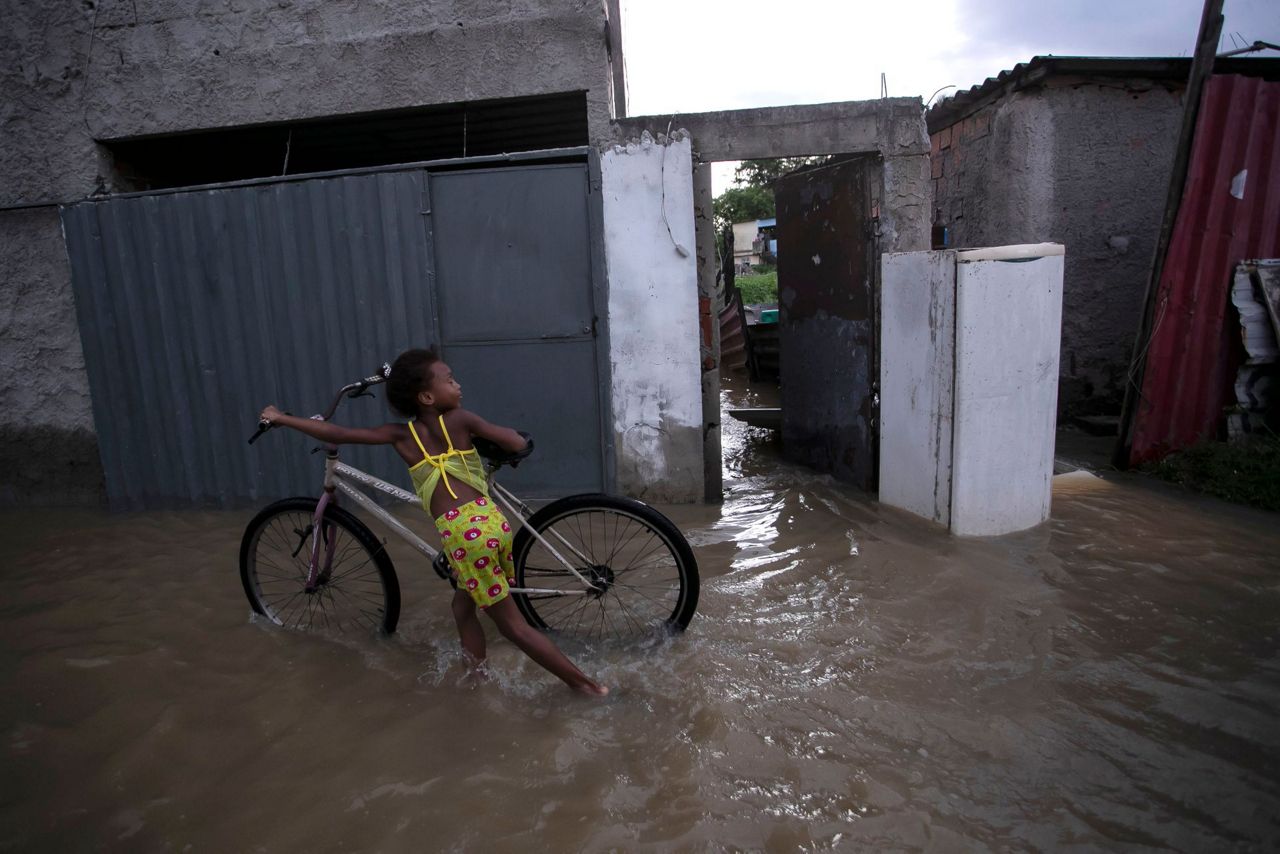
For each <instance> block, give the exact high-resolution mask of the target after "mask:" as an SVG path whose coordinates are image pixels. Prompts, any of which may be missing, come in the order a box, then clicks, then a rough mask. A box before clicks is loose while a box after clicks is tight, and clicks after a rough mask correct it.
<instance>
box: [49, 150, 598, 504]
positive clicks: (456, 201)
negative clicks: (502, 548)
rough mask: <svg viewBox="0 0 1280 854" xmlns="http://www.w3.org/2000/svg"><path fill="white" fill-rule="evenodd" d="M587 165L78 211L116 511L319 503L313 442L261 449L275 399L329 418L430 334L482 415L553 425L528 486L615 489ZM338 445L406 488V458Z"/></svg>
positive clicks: (370, 406) (380, 404)
mask: <svg viewBox="0 0 1280 854" xmlns="http://www.w3.org/2000/svg"><path fill="white" fill-rule="evenodd" d="M564 156H565V153H564V152H560V157H561V159H562V160H563V158H564ZM575 160H576V162H555V163H539V162H530V161H528V160H523V159H522V160H521V161H520V162H519V163H518V164H516V163H510V164H506V165H501V164H495V163H492V162H487V163H477V164H474V165H475V166H476V168H470V169H459V168H458V167H459V165H460V164H459V163H458V162H457V161H453V162H451V163H450V164H449V170H448V171H444V170H439V171H437V169H436V168H434V167H433V166H432V165H430V164H427V165H426V166H420V167H416V168H401V169H384V170H366V171H363V172H355V173H344V174H335V175H329V176H315V177H310V178H306V179H298V178H291V179H289V180H282V181H278V182H248V183H245V184H238V185H227V186H223V187H215V188H201V189H197V190H190V191H176V192H163V193H154V194H137V195H130V196H120V197H114V198H110V199H105V200H101V201H87V202H83V203H79V204H76V205H72V206H68V207H66V208H64V209H63V211H62V216H63V226H64V231H65V233H66V238H67V246H68V250H69V253H70V258H71V268H72V282H73V287H74V291H75V296H76V306H77V313H78V317H79V323H80V332H81V338H82V341H83V344H84V350H85V361H86V364H87V368H88V374H89V381H90V387H91V390H92V395H93V403H94V418H95V422H96V426H97V429H98V436H99V446H100V448H101V453H102V463H103V469H104V471H105V473H106V483H107V494H108V499H109V501H110V503H111V505H112V506H113V507H117V508H126V507H128V508H139V507H165V506H174V505H179V506H181V505H211V506H228V505H237V504H243V503H246V502H252V501H260V500H263V499H266V498H274V497H278V496H284V495H290V494H315V493H316V492H317V491H318V488H319V478H320V473H321V464H320V458H319V457H312V456H308V454H307V453H306V450H307V449H308V448H310V447H311V446H313V445H314V444H315V443H314V442H313V441H311V440H308V439H306V438H305V437H302V436H300V435H299V434H296V433H292V432H289V431H282V432H280V433H273V434H271V435H270V436H268V437H266V438H265V439H264V440H263V441H262V442H259V443H258V444H256V445H254V446H252V447H250V446H248V445H246V444H245V439H246V437H247V436H248V434H249V433H250V432H252V429H253V426H254V421H255V418H256V414H257V412H258V410H259V409H260V408H261V406H262V405H263V404H265V403H268V402H275V403H277V404H278V405H280V406H281V407H282V408H285V409H288V410H291V411H294V412H296V413H304V412H305V413H307V414H310V413H312V412H316V411H320V410H322V409H323V408H324V407H325V406H326V405H327V404H328V402H329V400H330V399H331V397H332V394H333V393H334V392H335V391H336V390H337V388H338V387H339V386H340V385H342V384H343V383H345V382H349V381H351V380H353V379H356V378H358V377H360V376H364V375H367V374H369V373H371V372H373V370H374V369H375V368H376V367H377V366H378V365H380V364H381V363H382V362H384V361H389V360H391V359H393V358H394V357H395V355H396V354H397V353H399V352H400V351H401V350H403V349H405V348H407V347H411V346H428V345H433V344H440V345H441V346H442V350H443V354H444V356H445V358H446V359H448V360H449V362H450V364H451V365H452V366H453V367H454V370H455V373H456V374H457V375H458V377H459V378H460V380H461V382H462V383H463V386H464V391H465V393H466V395H467V406H468V407H469V408H471V409H474V410H476V411H479V412H481V413H482V414H484V415H485V416H486V417H488V418H490V419H491V420H493V421H495V422H498V423H506V424H511V425H513V426H516V427H519V428H521V429H527V430H529V431H531V432H532V433H533V434H534V435H535V436H536V437H537V444H538V453H537V454H535V456H534V457H533V458H532V459H531V460H530V461H529V462H528V463H527V464H526V465H525V466H523V467H521V468H520V469H519V470H518V471H516V472H513V473H511V474H509V475H508V476H507V477H506V478H505V479H506V481H507V482H508V483H510V484H512V485H513V486H514V487H515V488H516V489H517V490H520V491H522V492H524V493H527V494H529V495H533V496H537V495H553V494H560V493H564V492H569V491H582V490H595V489H601V488H606V487H607V486H608V485H609V480H610V477H609V473H610V472H611V468H610V467H609V464H610V457H609V454H610V448H609V445H608V439H607V437H608V435H609V434H608V433H607V432H606V431H605V429H604V413H606V412H608V399H607V389H608V387H609V386H608V377H607V375H606V372H607V365H608V361H607V352H606V351H605V349H604V348H605V347H606V346H607V342H605V340H604V335H603V334H597V329H596V323H595V322H596V311H595V306H596V305H600V304H603V293H604V292H603V276H602V274H601V268H602V265H601V264H600V262H599V256H600V250H599V245H598V242H599V234H600V228H599V222H598V217H599V212H598V211H599V195H598V186H599V183H598V180H597V181H592V180H590V175H591V174H596V172H597V167H596V164H595V163H594V161H589V160H588V154H587V153H586V152H578V153H577V156H576V157H575ZM601 331H602V330H601ZM393 417H395V416H392V415H391V414H390V413H389V410H388V409H387V407H386V405H385V402H384V399H383V396H382V395H381V394H379V395H378V398H377V400H376V401H375V400H368V399H363V400H353V401H347V402H345V403H344V404H343V406H342V408H340V409H339V415H338V417H337V419H335V420H338V421H339V422H340V423H347V424H378V423H382V422H383V421H386V420H389V419H391V418H393ZM343 456H344V459H347V460H348V461H350V462H351V463H352V464H354V465H356V466H358V467H360V468H363V469H365V470H367V471H371V472H373V473H374V474H377V475H379V476H381V477H384V478H386V479H388V480H392V481H393V482H401V483H406V484H407V483H408V476H407V473H406V472H405V469H404V466H403V464H402V463H401V462H400V460H399V458H398V457H396V455H395V454H394V452H392V451H391V450H390V449H387V448H367V447H352V448H348V449H345V450H344V452H343Z"/></svg>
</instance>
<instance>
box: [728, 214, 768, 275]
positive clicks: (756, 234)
mask: <svg viewBox="0 0 1280 854" xmlns="http://www.w3.org/2000/svg"><path fill="white" fill-rule="evenodd" d="M777 225H778V220H777V219H776V218H775V217H769V218H768V219H752V220H747V221H746V222H735V223H734V224H733V266H734V268H735V269H737V270H748V269H750V268H751V267H753V266H755V265H757V264H773V263H776V261H777V258H778V241H777V239H776V238H775V237H774V236H773V235H774V229H775V228H776V227H777Z"/></svg>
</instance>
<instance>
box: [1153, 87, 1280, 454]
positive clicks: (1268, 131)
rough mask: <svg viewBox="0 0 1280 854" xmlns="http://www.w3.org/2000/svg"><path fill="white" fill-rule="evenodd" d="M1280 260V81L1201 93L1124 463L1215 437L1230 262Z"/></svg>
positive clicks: (1226, 381)
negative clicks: (1140, 390)
mask: <svg viewBox="0 0 1280 854" xmlns="http://www.w3.org/2000/svg"><path fill="white" fill-rule="evenodd" d="M1277 255H1280V83H1270V82H1267V81H1265V80H1262V79H1259V78H1253V77H1241V76H1238V75H1218V76H1214V77H1213V78H1211V79H1210V80H1209V82H1208V83H1207V84H1206V86H1205V91H1204V96H1203V100H1202V102H1201V106H1200V115H1199V118H1198V120H1197V122H1196V134H1195V140H1194V142H1193V144H1192V150H1191V161H1190V164H1189V166H1188V171H1187V182H1186V186H1185V190H1184V192H1183V197H1182V204H1181V206H1180V208H1179V210H1178V217H1177V221H1176V222H1175V224H1174V230H1173V237H1172V240H1171V241H1170V243H1169V251H1168V255H1167V256H1166V261H1165V266H1164V272H1163V273H1162V275H1161V277H1160V283H1159V290H1158V292H1157V299H1156V309H1155V321H1154V327H1153V331H1152V334H1151V338H1150V341H1149V344H1148V351H1147V364H1146V371H1145V374H1144V376H1143V381H1142V395H1141V399H1140V401H1139V403H1138V407H1137V411H1136V415H1135V420H1134V428H1133V438H1132V444H1131V447H1130V452H1129V462H1130V464H1131V465H1137V464H1139V463H1142V462H1147V461H1150V460H1157V459H1160V458H1161V457H1163V456H1165V455H1166V454H1168V453H1169V452H1171V451H1174V450H1177V449H1180V448H1185V447H1187V446H1189V445H1192V444H1195V443H1196V442H1197V441H1199V440H1202V439H1205V438H1209V437H1212V436H1214V435H1216V434H1217V432H1218V428H1219V425H1220V424H1221V422H1222V416H1223V408H1224V406H1226V405H1228V404H1229V403H1230V401H1231V399H1232V397H1233V386H1234V379H1235V375H1236V369H1237V368H1238V367H1239V365H1240V362H1241V359H1242V353H1241V349H1242V348H1241V346H1240V343H1239V335H1238V332H1237V331H1233V330H1232V328H1231V327H1232V326H1234V322H1231V323H1229V322H1228V319H1227V317H1226V313H1227V310H1228V309H1227V306H1228V302H1229V299H1228V291H1229V289H1230V286H1231V279H1232V270H1233V269H1234V267H1235V265H1236V264H1237V263H1238V262H1240V261H1242V260H1245V259H1249V258H1268V257H1275V256H1277Z"/></svg>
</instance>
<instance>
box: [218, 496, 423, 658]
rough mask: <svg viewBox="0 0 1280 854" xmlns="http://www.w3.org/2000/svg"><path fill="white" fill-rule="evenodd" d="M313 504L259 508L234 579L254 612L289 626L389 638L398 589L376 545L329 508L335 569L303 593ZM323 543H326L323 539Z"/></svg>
mask: <svg viewBox="0 0 1280 854" xmlns="http://www.w3.org/2000/svg"><path fill="white" fill-rule="evenodd" d="M316 504H317V501H316V499H314V498H286V499H284V500H283V501H277V502H275V503H274V504H270V505H268V506H267V507H265V508H263V509H262V511H261V512H259V513H258V515H257V516H254V517H253V520H252V521H250V522H249V524H248V526H247V527H246V528H245V531H244V538H243V539H242V540H241V541H240V581H241V583H242V584H243V585H244V592H245V595H246V596H248V597H249V604H250V605H251V606H252V607H253V610H254V612H255V613H258V614H261V615H262V616H263V617H265V618H267V619H268V620H270V621H271V622H273V623H275V624H276V625H279V626H285V627H287V628H299V629H319V630H325V631H339V632H355V631H381V632H383V633H385V634H391V633H392V632H394V631H395V630H396V623H397V622H398V621H399V620H400V583H399V581H398V579H397V578H396V572H395V567H394V566H393V564H392V562H391V558H390V556H389V555H388V554H387V551H386V548H385V547H384V546H383V544H382V542H380V541H379V540H378V538H377V537H376V536H374V534H373V532H372V531H370V530H369V529H368V527H366V526H365V524H364V523H363V522H361V521H360V520H359V519H357V518H356V517H355V516H353V515H351V514H350V513H348V512H347V511H346V510H343V509H342V508H341V507H337V506H334V505H332V504H330V505H329V507H328V508H327V509H326V510H325V515H324V522H323V524H325V525H326V526H327V527H328V529H329V532H330V533H328V534H326V536H337V537H339V539H337V540H335V541H334V543H335V545H334V548H335V552H334V563H333V565H332V566H331V568H330V571H329V573H328V574H327V575H326V576H322V578H321V580H320V583H319V584H318V585H317V587H316V590H315V591H314V592H312V593H307V592H306V580H307V573H308V570H309V569H310V553H311V537H312V526H313V524H314V519H315V511H316ZM326 542H328V540H326Z"/></svg>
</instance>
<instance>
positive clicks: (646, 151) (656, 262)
mask: <svg viewBox="0 0 1280 854" xmlns="http://www.w3.org/2000/svg"><path fill="white" fill-rule="evenodd" d="M692 170H693V161H692V156H691V148H690V142H689V139H688V138H687V137H683V136H680V137H677V138H673V139H672V140H670V141H666V140H665V139H664V140H663V141H654V140H653V139H651V138H650V137H648V136H647V135H646V136H645V137H644V138H643V139H642V140H640V141H638V142H634V143H631V144H628V145H626V146H620V145H619V146H612V147H610V148H608V149H606V150H605V151H604V152H603V153H602V154H601V157H600V176H601V189H602V195H603V199H604V239H605V255H606V260H607V265H608V273H609V316H610V318H613V319H614V322H613V323H611V324H610V327H609V352H610V362H611V370H612V375H613V429H614V442H615V448H616V459H617V469H618V488H619V489H620V490H621V491H622V492H624V493H626V494H628V495H634V496H636V497H639V498H644V499H646V500H652V501H666V502H696V501H701V500H703V498H704V493H705V484H704V470H703V466H704V461H705V456H704V452H703V399H702V394H703V389H702V383H701V380H700V376H701V372H700V370H699V348H698V339H699V324H698V316H699V315H698V263H697V257H696V256H695V255H694V251H693V245H694V240H695V234H694V216H693V214H694V191H693V174H692ZM628 318H632V319H635V318H643V319H644V320H643V322H635V321H633V322H626V321H627V319H628ZM718 461H719V460H718V458H717V462H718Z"/></svg>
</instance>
